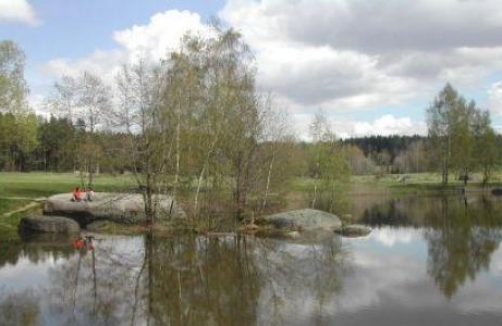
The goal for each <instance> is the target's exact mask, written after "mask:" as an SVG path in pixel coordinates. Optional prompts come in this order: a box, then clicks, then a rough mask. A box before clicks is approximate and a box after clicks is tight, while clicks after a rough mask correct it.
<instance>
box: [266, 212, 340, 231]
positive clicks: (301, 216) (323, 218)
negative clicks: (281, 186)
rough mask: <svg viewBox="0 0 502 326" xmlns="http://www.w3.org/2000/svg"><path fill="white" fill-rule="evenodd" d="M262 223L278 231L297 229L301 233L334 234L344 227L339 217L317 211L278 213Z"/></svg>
mask: <svg viewBox="0 0 502 326" xmlns="http://www.w3.org/2000/svg"><path fill="white" fill-rule="evenodd" d="M261 222H262V223H264V224H269V225H272V226H274V227H275V228H278V229H295V230H299V231H328V232H333V231H335V230H339V229H341V227H342V222H341V220H340V218H339V217H338V216H336V215H334V214H331V213H326V212H323V211H319V210H315V209H302V210H296V211H291V212H284V213H278V214H274V215H270V216H267V217H264V218H263V219H262V220H261Z"/></svg>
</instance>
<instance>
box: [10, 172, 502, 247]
mask: <svg viewBox="0 0 502 326" xmlns="http://www.w3.org/2000/svg"><path fill="white" fill-rule="evenodd" d="M480 180H481V176H477V175H474V176H473V180H472V181H470V182H469V183H468V190H470V191H480V190H482V188H481V187H480ZM80 183H81V179H80V176H79V175H76V174H72V173H4V172H0V237H1V238H2V239H5V238H6V237H15V236H16V235H17V225H18V223H19V219H20V218H21V216H22V215H24V214H25V213H24V212H23V213H18V214H13V215H9V216H6V215H5V213H7V212H12V211H15V210H18V209H19V208H22V207H25V206H26V205H28V204H29V203H30V202H32V201H31V200H33V199H36V198H40V197H48V196H51V195H54V194H57V193H64V192H71V191H72V189H73V188H74V187H75V186H80V185H81V184H80ZM440 183H441V176H440V175H439V174H432V173H420V174H407V175H366V176H353V177H352V178H351V182H350V185H349V186H348V188H347V189H343V191H344V192H347V193H348V197H351V198H357V197H358V196H366V195H369V196H372V195H379V196H381V195H388V196H393V197H395V196H401V195H404V196H406V195H407V194H424V195H425V194H430V193H437V192H442V191H444V190H445V189H444V188H443V187H442V186H441V185H440ZM501 184H502V174H497V175H495V176H494V179H493V182H492V184H491V185H490V187H489V188H488V189H491V187H493V186H500V185H501ZM462 186H463V183H462V182H461V181H458V180H453V178H452V182H451V184H450V185H449V186H448V187H447V189H446V190H448V191H458V189H460V188H462ZM133 187H135V183H134V180H133V179H132V177H131V176H128V175H121V176H111V175H99V176H96V177H95V182H94V188H95V190H96V191H98V192H99V191H127V190H130V189H131V188H133ZM313 187H314V181H313V180H312V179H307V178H298V179H295V180H294V182H293V183H292V189H291V192H290V193H289V195H288V196H287V198H286V202H287V203H286V204H285V206H284V207H282V209H298V208H303V207H304V206H305V203H307V202H308V200H306V198H307V197H308V196H306V195H308V192H310V191H312V189H313ZM31 210H32V211H33V212H40V210H41V207H38V208H31ZM341 213H345V211H343V210H341ZM110 227H111V228H113V229H114V231H116V228H117V227H116V226H113V225H112V226H110ZM122 231H124V230H122ZM125 231H127V230H125ZM112 233H114V232H112Z"/></svg>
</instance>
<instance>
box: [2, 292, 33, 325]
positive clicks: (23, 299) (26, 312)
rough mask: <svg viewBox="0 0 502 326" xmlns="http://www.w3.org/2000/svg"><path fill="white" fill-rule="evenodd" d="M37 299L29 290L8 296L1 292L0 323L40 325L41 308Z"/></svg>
mask: <svg viewBox="0 0 502 326" xmlns="http://www.w3.org/2000/svg"><path fill="white" fill-rule="evenodd" d="M0 290H1V289H0ZM0 293H2V292H0ZM37 301H38V300H37V299H36V298H35V297H34V295H33V293H32V291H29V290H27V291H24V292H21V293H11V294H8V295H6V296H3V295H2V294H0V325H27V326H28V325H39V324H40V308H39V306H38V302H37Z"/></svg>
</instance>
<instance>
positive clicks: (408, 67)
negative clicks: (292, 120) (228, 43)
mask: <svg viewBox="0 0 502 326" xmlns="http://www.w3.org/2000/svg"><path fill="white" fill-rule="evenodd" d="M220 16H221V17H222V19H224V20H225V21H227V22H228V23H229V24H230V25H231V26H233V27H235V28H236V29H237V30H239V31H240V32H241V33H242V34H243V36H244V38H245V41H246V42H248V43H249V44H250V45H251V47H252V48H253V49H254V50H255V52H256V58H257V65H258V67H259V69H260V70H259V76H258V77H259V78H258V81H259V84H260V85H261V86H262V87H264V88H266V89H271V90H272V91H274V92H276V93H277V97H278V98H282V99H283V100H282V101H283V102H289V103H290V106H291V108H292V110H293V111H294V112H296V113H305V112H307V111H310V112H312V111H313V110H316V109H318V108H323V109H325V110H329V109H337V110H339V111H341V112H343V110H345V111H349V110H350V111H353V110H361V109H370V108H375V107H381V106H390V105H393V106H396V105H397V106H402V107H405V106H406V104H407V103H408V102H409V100H410V99H416V98H418V97H419V96H422V97H423V96H426V97H428V98H431V99H432V98H433V96H434V95H435V93H436V92H437V91H438V90H439V89H440V88H441V87H442V86H443V85H444V84H445V83H446V82H451V83H452V84H453V85H454V86H456V87H462V88H463V89H467V90H469V89H473V88H475V89H478V88H479V84H480V82H482V81H483V79H484V78H485V77H486V76H487V75H488V74H490V73H492V72H493V71H494V70H497V69H502V53H501V51H502V2H500V1H498V0H484V1H483V2H482V3H480V2H477V1H465V0H464V1H458V0H434V1H433V0H417V1H413V2H412V3H410V2H407V1H401V0H371V1H369V0H337V1H326V0H296V1H295V2H294V4H292V3H291V1H288V0H229V1H227V3H226V5H225V7H224V9H223V10H222V11H221V13H220ZM478 17H483V19H482V20H480V19H478ZM416 110H423V108H416ZM384 123H387V125H389V126H393V127H394V129H385V130H382V131H383V132H384V134H391V133H394V132H395V131H401V130H402V129H403V128H408V127H409V126H410V125H413V123H410V122H409V121H408V122H407V121H406V120H402V119H401V120H396V119H394V120H392V119H388V118H382V119H381V121H380V124H376V125H372V124H371V123H363V124H360V125H359V126H357V128H356V129H355V130H354V132H356V133H367V129H369V128H373V130H375V129H374V127H377V128H378V127H380V126H382V124H384ZM421 127H423V126H421ZM378 130H379V129H378ZM379 131H380V130H379ZM405 131H406V130H405ZM420 132H422V129H420ZM407 133H410V132H407Z"/></svg>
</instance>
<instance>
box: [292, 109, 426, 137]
mask: <svg viewBox="0 0 502 326" xmlns="http://www.w3.org/2000/svg"><path fill="white" fill-rule="evenodd" d="M312 118H313V115H311V114H309V113H300V114H293V123H294V128H295V130H296V135H297V137H298V138H299V139H301V140H306V141H308V140H310V138H311V137H310V135H309V126H310V124H311V122H312ZM328 122H329V124H330V127H331V130H332V131H333V132H334V133H335V134H336V136H337V137H339V138H343V139H346V138H351V137H364V136H376V135H381V136H392V135H408V136H413V135H417V134H418V135H426V134H427V125H426V124H425V122H422V121H413V120H412V119H411V118H409V117H404V118H396V117H394V116H393V115H391V114H385V115H382V116H381V117H378V118H376V119H374V120H373V121H358V120H348V119H344V118H338V117H337V115H336V114H335V115H333V116H331V117H328Z"/></svg>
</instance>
